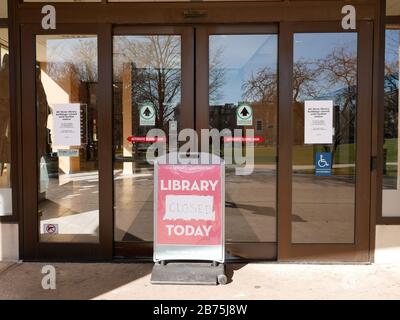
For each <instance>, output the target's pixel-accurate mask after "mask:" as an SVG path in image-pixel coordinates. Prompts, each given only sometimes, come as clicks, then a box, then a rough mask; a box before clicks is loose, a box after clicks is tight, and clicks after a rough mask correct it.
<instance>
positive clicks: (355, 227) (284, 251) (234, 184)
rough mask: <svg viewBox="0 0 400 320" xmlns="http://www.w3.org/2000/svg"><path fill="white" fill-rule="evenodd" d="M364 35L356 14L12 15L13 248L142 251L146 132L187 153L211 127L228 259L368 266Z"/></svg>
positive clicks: (77, 254)
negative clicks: (109, 20) (15, 111)
mask: <svg viewBox="0 0 400 320" xmlns="http://www.w3.org/2000/svg"><path fill="white" fill-rule="evenodd" d="M370 34H372V23H369V22H365V21H364V22H360V24H359V29H358V30H355V31H350V32H347V31H346V32H344V31H343V30H342V29H341V28H340V26H339V24H336V23H330V22H326V23H325V22H321V23H316V22H314V23H280V24H276V25H270V24H264V25H232V26H230V25H223V26H222V25H221V26H208V25H199V26H180V27H174V26H165V27H159V26H145V27H144V26H141V27H125V26H114V27H113V26H111V25H101V24H98V25H90V24H89V25H77V24H74V25H59V26H58V27H57V30H53V31H44V30H42V29H40V28H39V26H36V25H34V26H33V25H29V24H27V25H24V26H23V27H22V32H21V35H22V36H21V48H22V50H21V52H22V54H21V88H22V89H23V92H22V91H21V93H23V94H21V105H22V110H23V112H22V114H21V126H22V128H23V130H22V133H21V134H22V136H21V138H22V139H21V140H22V153H23V160H22V161H23V172H22V175H23V177H24V178H23V181H22V183H23V190H24V192H23V194H22V196H21V210H22V211H23V224H24V228H23V247H24V259H32V260H38V259H52V258H56V259H66V260H73V259H95V260H98V259H112V258H113V257H121V258H139V259H151V256H152V246H153V244H152V241H153V165H152V162H151V161H149V158H148V155H147V151H148V150H149V147H150V146H151V145H152V144H153V143H154V140H153V141H151V140H147V139H148V138H147V134H148V132H149V131H150V130H153V129H159V130H161V131H162V132H163V133H164V134H165V135H166V136H168V134H169V133H170V130H176V132H177V133H178V134H179V132H181V130H183V129H192V131H193V132H196V133H197V134H198V144H197V150H193V151H202V147H201V146H204V145H206V146H208V147H210V142H209V139H208V137H206V138H205V137H204V136H202V131H207V132H208V134H210V135H212V134H213V133H214V134H219V135H220V144H219V146H218V148H217V149H215V148H214V149H213V152H214V153H216V154H217V155H219V156H221V157H223V158H224V159H225V161H227V165H226V175H225V191H226V194H225V199H226V203H225V213H226V219H225V230H226V235H225V239H226V251H227V258H229V259H232V260H234V259H245V260H246V259H248V260H251V259H259V260H275V259H278V260H281V261H283V260H297V261H298V260H302V261H304V260H308V261H310V260H311V261H322V260H324V261H368V260H369V240H370V238H369V234H370V233H369V228H370V221H369V212H370V205H371V204H370V186H371V180H370V177H371V130H372V128H371V123H372V122H371V110H372V107H371V98H370V89H371V87H372V39H371V38H370V37H369V35H370ZM315 105H317V109H312V107H313V106H315ZM310 106H311V107H310ZM321 106H323V108H322V109H323V110H322V109H321ZM310 108H311V109H310ZM318 108H319V109H318ZM318 110H319V111H318ZM321 110H322V111H321ZM320 111H321V112H322V113H323V114H325V116H326V115H327V116H328V117H327V118H324V116H322V118H321V114H320V113H319V112H320ZM171 125H172V126H171ZM319 130H323V131H324V132H325V133H326V132H328V139H327V138H326V137H325V138H324V139H323V140H318V141H317V140H313V139H315V137H314V138H311V140H310V137H309V135H310V134H315V135H317V136H319V134H320V131H319ZM227 134H228V135H229V134H230V135H231V138H232V139H231V140H229V139H228V140H229V141H231V142H232V144H231V145H232V148H231V149H230V151H231V153H230V154H229V153H228V152H227V150H226V149H225V142H227V141H228V140H227V139H226V135H227ZM235 139H238V140H235ZM249 141H252V143H249ZM165 143H166V145H167V147H169V141H168V139H167V140H166V141H165ZM182 143H184V142H182ZM213 146H214V145H213ZM178 147H179V145H178ZM210 148H211V147H210ZM321 156H322V158H321ZM228 159H230V160H229V161H228ZM322 160H323V161H322ZM319 163H323V165H324V167H323V168H321V166H320V165H319ZM244 168H247V169H248V170H241V169H244ZM238 169H239V170H238ZM317 169H318V170H317ZM320 169H323V170H322V171H321V170H320ZM239 172H240V173H239ZM321 173H322V174H321Z"/></svg>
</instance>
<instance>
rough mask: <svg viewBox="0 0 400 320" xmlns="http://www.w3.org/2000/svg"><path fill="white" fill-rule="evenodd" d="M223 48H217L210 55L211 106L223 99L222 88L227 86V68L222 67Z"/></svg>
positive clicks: (209, 92)
mask: <svg viewBox="0 0 400 320" xmlns="http://www.w3.org/2000/svg"><path fill="white" fill-rule="evenodd" d="M223 54H224V49H223V48H217V49H215V50H213V51H212V52H211V54H210V62H209V85H208V95H209V101H210V103H211V104H214V103H216V102H217V101H219V100H221V99H222V98H223V95H222V92H221V88H222V87H223V86H224V84H225V68H224V67H223V65H222V55H223Z"/></svg>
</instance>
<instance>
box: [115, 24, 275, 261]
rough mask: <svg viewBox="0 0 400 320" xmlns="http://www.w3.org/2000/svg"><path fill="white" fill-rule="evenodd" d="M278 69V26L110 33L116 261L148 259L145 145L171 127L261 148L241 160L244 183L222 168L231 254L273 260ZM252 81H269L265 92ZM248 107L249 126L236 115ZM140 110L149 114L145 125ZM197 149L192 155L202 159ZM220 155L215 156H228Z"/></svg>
mask: <svg viewBox="0 0 400 320" xmlns="http://www.w3.org/2000/svg"><path fill="white" fill-rule="evenodd" d="M277 68H278V35H277V28H274V27H254V28H247V29H244V28H237V27H230V28H226V27H225V28H212V29H211V28H204V27H200V28H168V27H167V28H154V29H152V28H146V29H138V28H116V29H115V30H114V36H113V90H114V95H113V99H114V215H115V216H114V217H115V225H114V240H115V251H116V255H117V256H118V255H119V256H127V255H128V256H129V255H134V256H139V257H144V256H151V252H152V251H151V250H152V248H151V247H152V240H153V165H152V164H151V163H149V161H148V159H146V152H147V150H148V148H149V147H150V146H151V144H152V143H153V142H152V141H145V137H146V134H147V133H148V132H149V131H150V130H152V129H155V128H157V129H160V130H162V131H163V132H165V134H166V135H167V136H168V134H169V130H170V124H171V122H176V124H177V132H178V133H179V132H180V130H182V129H188V128H189V129H193V130H196V131H197V132H198V133H199V134H200V138H199V140H198V141H199V142H200V141H201V132H202V131H203V132H204V130H214V132H217V134H220V133H222V132H227V130H229V132H231V133H232V134H233V133H234V132H235V130H236V131H237V130H240V132H241V133H240V136H246V132H248V131H249V130H251V131H252V132H254V134H255V135H256V136H257V138H258V139H260V141H262V142H259V143H257V144H255V146H254V150H252V151H251V152H250V151H249V152H248V154H247V157H246V152H243V154H242V156H244V157H243V159H247V158H248V162H249V163H247V165H248V166H249V167H250V166H252V168H251V172H250V173H249V174H246V175H236V169H237V167H238V166H240V164H239V161H235V160H237V159H233V161H232V163H231V164H227V169H226V180H225V190H226V195H225V197H226V204H225V212H226V219H225V222H226V235H225V238H226V242H227V255H228V257H231V258H235V257H237V258H259V259H274V258H276V239H277V238H276V237H277V233H276V229H277V224H276V169H277V166H276V150H277V149H276V147H277V111H278V105H277V100H278V99H277V82H276V81H277ZM257 77H265V78H266V79H265V80H266V83H265V84H264V85H265V90H264V89H261V88H259V86H258V85H257ZM260 89H261V90H260ZM244 105H246V106H248V112H252V114H253V115H252V116H251V117H249V116H247V117H248V118H249V120H248V121H247V123H245V121H242V122H241V120H240V118H239V117H238V115H237V113H238V110H239V108H241V106H244ZM246 110H247V109H246ZM146 111H148V112H150V113H151V114H150V115H149V118H150V119H149V120H148V121H147V120H146V115H145V114H143V112H146ZM153 113H154V117H152V114H153ZM204 139H205V138H204V137H203V140H204ZM183 143H184V142H183ZM200 145H201V143H199V146H198V149H197V150H191V151H192V152H195V151H201V150H199V149H201V148H200ZM168 147H169V143H167V148H168ZM223 147H224V144H221V148H220V149H218V150H214V152H215V153H217V155H219V156H221V157H226V154H224V148H223ZM233 158H234V157H233ZM242 162H243V161H242ZM253 162H254V163H253ZM242 164H243V163H242Z"/></svg>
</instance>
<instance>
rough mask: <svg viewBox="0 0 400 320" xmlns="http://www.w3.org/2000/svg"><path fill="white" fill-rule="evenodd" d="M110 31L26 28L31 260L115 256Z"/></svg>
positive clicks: (26, 203)
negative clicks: (110, 187) (110, 173)
mask: <svg viewBox="0 0 400 320" xmlns="http://www.w3.org/2000/svg"><path fill="white" fill-rule="evenodd" d="M107 34H108V30H107V26H97V25H60V26H58V28H57V30H50V31H45V30H42V29H41V28H40V26H39V25H24V26H23V28H22V33H21V35H22V37H21V41H22V42H21V43H22V45H21V46H22V50H21V54H22V57H21V61H22V79H21V81H22V88H23V94H22V110H24V111H23V113H22V127H23V128H24V130H23V132H22V139H21V140H22V143H23V146H22V150H23V161H24V164H23V172H22V175H23V177H24V192H23V195H22V197H23V208H22V209H23V213H24V219H23V221H24V229H23V230H24V235H23V239H24V259H27V260H36V259H67V260H74V259H101V258H103V259H106V258H111V257H112V243H111V239H110V235H111V232H110V228H109V226H110V225H111V221H110V218H111V217H112V212H111V211H110V206H109V205H110V203H111V201H110V199H111V197H110V193H109V192H107V183H105V181H106V180H107V178H106V177H107V176H108V171H109V167H108V164H109V163H110V162H109V160H108V159H109V152H108V146H109V142H110V139H108V136H109V133H110V128H111V127H110V126H109V125H110V123H109V121H110V119H111V116H110V115H109V114H108V113H109V112H110V109H109V104H108V98H109V96H110V95H109V94H108V93H107V87H108V84H107V74H108V73H109V70H108V68H109V67H111V64H110V62H107V55H108V51H107ZM107 153H108V155H107Z"/></svg>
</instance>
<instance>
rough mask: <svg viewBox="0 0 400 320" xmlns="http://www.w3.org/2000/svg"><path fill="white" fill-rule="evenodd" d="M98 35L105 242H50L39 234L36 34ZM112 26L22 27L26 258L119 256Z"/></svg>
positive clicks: (101, 202)
mask: <svg viewBox="0 0 400 320" xmlns="http://www.w3.org/2000/svg"><path fill="white" fill-rule="evenodd" d="M88 33H89V34H95V35H97V37H98V39H97V41H98V73H99V90H98V102H97V107H98V121H99V123H98V131H99V136H100V141H101V143H99V192H100V195H101V196H100V197H99V211H100V215H99V223H100V226H99V242H98V243H48V242H40V241H39V235H38V230H39V228H38V226H39V224H38V183H37V181H38V165H37V151H36V80H35V79H36V77H35V72H36V70H35V61H36V35H45V34H88ZM110 35H111V25H107V24H102V25H93V24H74V25H58V26H57V30H54V31H45V30H43V29H41V28H40V26H39V25H37V24H35V25H29V24H26V25H23V26H22V27H21V70H22V75H21V87H22V89H23V94H22V102H21V104H22V110H23V112H22V114H23V116H22V128H23V130H22V144H23V148H22V158H23V168H22V176H23V181H24V183H23V195H22V197H23V221H24V222H23V223H24V226H23V229H22V230H23V249H24V252H23V258H24V260H28V261H29V260H67V261H72V260H102V259H104V260H109V259H111V258H112V257H113V245H112V241H113V233H112V228H113V227H112V226H113V219H112V190H113V188H112V184H111V183H110V181H112V172H113V163H112V156H111V152H110V150H111V149H112V122H111V121H109V119H112V109H111V108H110V107H109V106H110V105H111V104H112V64H111V61H110V59H109V57H110V55H111V54H112V46H111V45H112V43H111V37H110Z"/></svg>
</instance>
